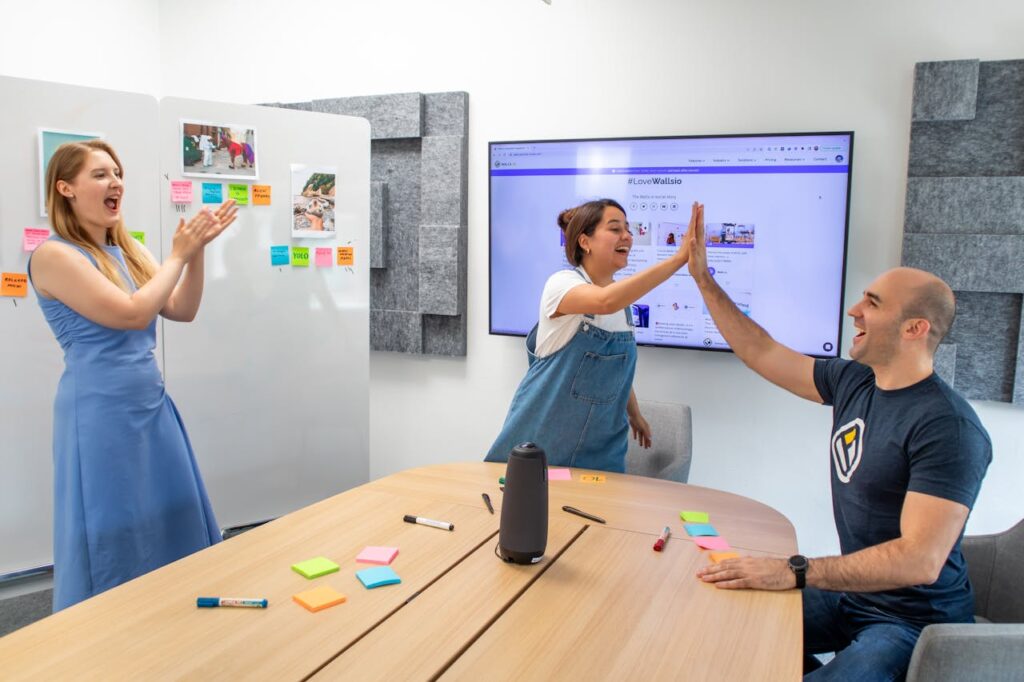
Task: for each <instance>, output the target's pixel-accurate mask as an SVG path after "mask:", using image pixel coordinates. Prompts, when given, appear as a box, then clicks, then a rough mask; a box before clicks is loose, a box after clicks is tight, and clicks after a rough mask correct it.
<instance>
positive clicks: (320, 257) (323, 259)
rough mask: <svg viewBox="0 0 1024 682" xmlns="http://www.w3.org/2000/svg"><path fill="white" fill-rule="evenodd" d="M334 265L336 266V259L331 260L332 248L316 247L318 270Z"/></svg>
mask: <svg viewBox="0 0 1024 682" xmlns="http://www.w3.org/2000/svg"><path fill="white" fill-rule="evenodd" d="M332 265H334V259H333V258H331V247H329V246H318V247H316V266H317V267H318V268H329V267H331V266H332Z"/></svg>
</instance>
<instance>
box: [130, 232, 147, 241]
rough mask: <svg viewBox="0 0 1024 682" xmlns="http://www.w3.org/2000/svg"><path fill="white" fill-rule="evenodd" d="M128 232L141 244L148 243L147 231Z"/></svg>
mask: <svg viewBox="0 0 1024 682" xmlns="http://www.w3.org/2000/svg"><path fill="white" fill-rule="evenodd" d="M128 234H130V235H131V236H132V239H134V240H135V241H137V242H138V243H140V244H145V243H146V233H145V232H129V233H128Z"/></svg>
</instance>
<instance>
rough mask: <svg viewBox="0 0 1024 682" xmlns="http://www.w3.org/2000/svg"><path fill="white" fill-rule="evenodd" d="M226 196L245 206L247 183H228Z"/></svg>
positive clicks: (246, 202)
mask: <svg viewBox="0 0 1024 682" xmlns="http://www.w3.org/2000/svg"><path fill="white" fill-rule="evenodd" d="M228 196H229V197H231V198H232V199H234V200H235V203H236V204H238V205H239V206H247V205H248V204H249V185H236V184H233V183H232V184H229V185H228Z"/></svg>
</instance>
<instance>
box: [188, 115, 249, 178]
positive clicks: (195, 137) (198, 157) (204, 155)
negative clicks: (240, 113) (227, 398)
mask: <svg viewBox="0 0 1024 682" xmlns="http://www.w3.org/2000/svg"><path fill="white" fill-rule="evenodd" d="M256 150H257V147H256V129H255V128H252V127H249V126H244V125H236V124H228V125H225V124H218V123H205V122H201V121H182V122H181V173H182V175H186V176H193V177H208V176H216V177H219V178H237V179H240V180H255V179H257V178H258V177H259V172H258V170H257V166H256V159H257V154H256Z"/></svg>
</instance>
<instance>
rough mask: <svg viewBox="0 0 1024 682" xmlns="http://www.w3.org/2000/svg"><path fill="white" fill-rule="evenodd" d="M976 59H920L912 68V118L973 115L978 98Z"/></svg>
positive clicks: (965, 117)
mask: <svg viewBox="0 0 1024 682" xmlns="http://www.w3.org/2000/svg"><path fill="white" fill-rule="evenodd" d="M978 65H979V62H978V60H977V59H964V60H960V61H955V62H922V63H920V64H918V65H917V67H916V68H915V70H914V108H913V110H914V113H913V120H914V121H963V120H970V119H973V118H974V112H975V103H976V102H977V99H978Z"/></svg>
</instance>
